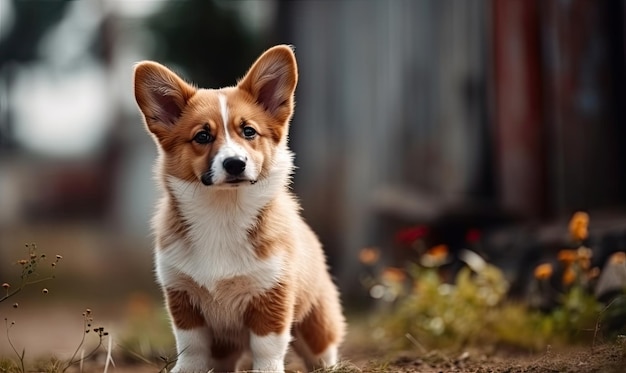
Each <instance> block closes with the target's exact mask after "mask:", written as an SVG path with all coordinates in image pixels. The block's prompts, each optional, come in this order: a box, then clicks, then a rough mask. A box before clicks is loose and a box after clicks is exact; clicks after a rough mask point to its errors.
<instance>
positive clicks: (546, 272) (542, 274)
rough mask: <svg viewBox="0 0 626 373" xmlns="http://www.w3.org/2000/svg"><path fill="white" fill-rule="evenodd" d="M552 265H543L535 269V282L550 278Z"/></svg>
mask: <svg viewBox="0 0 626 373" xmlns="http://www.w3.org/2000/svg"><path fill="white" fill-rule="evenodd" d="M552 272H553V269H552V264H550V263H543V264H539V265H538V266H537V267H535V278H536V279H537V280H547V279H549V278H550V277H552Z"/></svg>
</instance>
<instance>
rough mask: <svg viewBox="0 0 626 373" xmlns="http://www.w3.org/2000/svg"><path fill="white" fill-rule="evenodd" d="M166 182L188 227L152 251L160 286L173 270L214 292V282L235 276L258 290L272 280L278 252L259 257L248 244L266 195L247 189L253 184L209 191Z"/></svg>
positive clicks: (278, 271) (277, 266) (172, 275)
mask: <svg viewBox="0 0 626 373" xmlns="http://www.w3.org/2000/svg"><path fill="white" fill-rule="evenodd" d="M167 183H168V186H169V187H170V188H171V190H172V193H173V197H174V198H175V199H176V201H177V203H178V207H179V209H180V212H181V214H182V218H183V219H184V220H185V222H186V224H187V225H188V227H189V229H188V230H187V232H186V233H185V234H186V236H185V239H184V240H175V241H173V242H172V243H171V244H169V246H168V247H161V248H157V250H156V269H157V275H158V278H159V280H160V282H161V283H162V284H168V283H169V282H171V281H172V280H173V279H174V278H175V276H177V275H178V274H184V275H186V276H189V277H191V278H192V279H194V280H195V281H196V282H197V283H198V284H200V285H202V286H203V287H205V288H206V289H207V290H209V291H213V290H215V289H214V287H215V285H216V284H217V283H218V282H220V281H222V280H227V279H230V278H234V277H238V276H245V277H248V278H250V279H251V280H252V281H253V282H254V283H255V284H256V286H258V287H259V289H260V290H266V289H269V288H271V287H273V286H274V285H275V284H276V282H277V281H278V280H279V278H280V275H281V268H282V267H283V258H282V257H281V256H280V255H278V254H277V255H272V256H270V257H269V258H266V259H260V258H259V257H258V256H257V255H256V253H255V251H254V247H253V244H252V243H251V242H249V231H250V230H251V229H253V228H254V226H255V224H256V220H257V215H258V212H259V210H260V209H261V208H262V207H263V206H264V205H265V204H266V203H267V202H268V201H267V200H266V199H265V198H263V197H262V196H259V195H255V193H250V192H251V189H252V187H247V186H244V187H239V188H241V189H233V190H212V191H211V190H208V189H206V187H205V186H203V185H200V184H199V183H189V182H185V181H182V180H180V179H176V178H170V179H168V180H167ZM158 218H159V216H158V215H157V219H158ZM157 224H158V223H157Z"/></svg>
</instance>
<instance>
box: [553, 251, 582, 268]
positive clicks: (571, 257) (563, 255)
mask: <svg viewBox="0 0 626 373" xmlns="http://www.w3.org/2000/svg"><path fill="white" fill-rule="evenodd" d="M557 258H558V259H559V261H560V262H563V263H564V264H567V265H569V264H572V263H574V262H575V261H576V259H578V254H577V253H576V250H568V249H563V250H561V251H559V253H558V254H557Z"/></svg>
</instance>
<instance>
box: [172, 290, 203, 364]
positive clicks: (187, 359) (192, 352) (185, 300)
mask: <svg viewBox="0 0 626 373" xmlns="http://www.w3.org/2000/svg"><path fill="white" fill-rule="evenodd" d="M165 299H166V303H167V308H168V310H169V312H170V315H171V319H172V324H173V325H172V328H173V329H174V335H175V337H176V350H177V352H178V357H177V361H176V366H175V367H174V368H173V369H172V373H206V372H208V371H209V370H210V369H211V368H213V367H212V365H213V364H212V359H211V356H210V353H209V351H210V343H211V342H210V339H209V328H208V327H207V325H206V322H205V320H204V317H203V316H202V314H201V313H200V311H199V310H198V309H197V308H195V307H194V306H193V305H192V304H191V302H190V301H189V297H188V295H187V293H186V292H184V291H180V290H172V289H166V290H165Z"/></svg>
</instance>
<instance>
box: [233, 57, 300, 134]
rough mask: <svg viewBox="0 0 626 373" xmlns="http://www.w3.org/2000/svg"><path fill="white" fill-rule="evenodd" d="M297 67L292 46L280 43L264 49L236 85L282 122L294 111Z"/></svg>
mask: <svg viewBox="0 0 626 373" xmlns="http://www.w3.org/2000/svg"><path fill="white" fill-rule="evenodd" d="M297 82H298V67H297V64H296V58H295V56H294V54H293V51H292V50H291V48H290V47H289V46H287V45H278V46H275V47H272V48H270V49H268V50H267V51H265V53H263V54H262V55H261V57H259V58H258V59H257V60H256V62H255V63H254V64H253V65H252V67H251V68H250V70H249V71H248V73H247V74H246V75H245V76H244V77H243V79H241V81H240V82H239V84H238V85H237V86H238V87H239V88H240V89H243V90H244V91H247V92H248V93H250V94H251V95H252V97H254V99H255V100H256V102H257V103H259V104H260V105H262V106H263V108H265V110H266V111H267V112H269V113H270V114H271V115H272V116H274V117H275V118H276V119H277V120H279V121H281V122H286V121H288V120H289V118H290V117H291V113H292V112H293V102H294V99H293V95H294V91H295V89H296V84H297Z"/></svg>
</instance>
